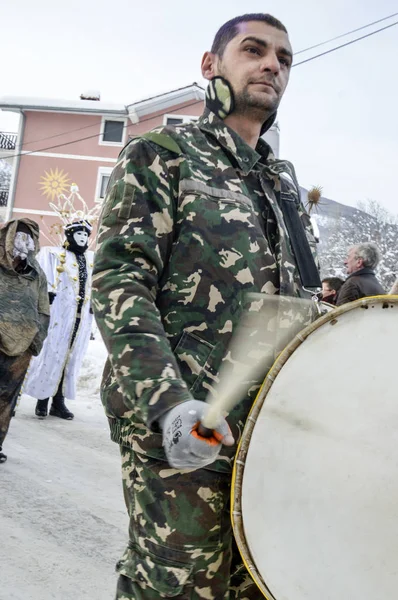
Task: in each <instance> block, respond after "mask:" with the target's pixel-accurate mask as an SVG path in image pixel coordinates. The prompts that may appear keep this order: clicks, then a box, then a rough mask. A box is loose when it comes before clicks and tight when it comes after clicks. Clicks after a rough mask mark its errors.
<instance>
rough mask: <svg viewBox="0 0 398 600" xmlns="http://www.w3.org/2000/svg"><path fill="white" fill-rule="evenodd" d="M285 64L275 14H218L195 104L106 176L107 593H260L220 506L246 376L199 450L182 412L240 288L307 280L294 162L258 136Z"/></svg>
mask: <svg viewBox="0 0 398 600" xmlns="http://www.w3.org/2000/svg"><path fill="white" fill-rule="evenodd" d="M291 61H292V54H291V49H290V43H289V40H288V36H287V33H286V30H285V28H284V26H283V25H282V24H281V23H280V22H279V21H277V20H276V19H274V18H273V17H271V16H269V15H245V16H244V17H238V18H236V19H233V20H232V21H230V22H228V23H226V24H225V25H224V26H223V27H222V28H221V29H220V31H219V32H218V33H217V35H216V38H215V40H214V43H213V47H212V51H211V52H207V53H206V54H205V56H204V59H203V63H202V73H203V75H204V77H206V78H207V79H209V81H210V84H209V89H208V92H207V101H206V103H207V106H206V109H205V112H204V114H203V116H202V117H201V118H200V119H199V121H198V122H197V123H190V124H186V125H181V126H177V127H175V128H174V127H162V128H158V129H156V130H154V131H152V132H150V133H148V134H145V135H143V136H142V137H140V138H137V139H134V140H132V141H131V142H130V143H129V144H128V145H127V146H126V148H125V149H124V150H123V152H122V153H121V155H120V157H119V160H118V163H117V165H116V167H115V169H114V171H113V174H112V177H111V181H110V185H109V191H108V195H107V198H106V200H105V204H104V209H103V214H102V217H101V224H100V229H99V234H98V246H97V253H96V259H95V264H94V276H93V308H94V312H95V316H96V319H97V323H98V326H99V328H100V331H101V333H102V336H103V339H104V341H105V344H106V346H107V349H108V353H109V359H108V362H107V365H106V367H105V371H104V378H103V384H102V401H103V404H104V406H105V410H106V414H107V416H108V419H109V423H110V429H111V437H112V439H113V440H114V441H115V442H116V443H118V444H119V445H120V446H121V453H122V464H123V482H124V492H125V499H126V503H127V507H128V511H129V515H130V531H129V534H130V540H129V545H128V548H127V550H126V552H125V554H124V556H123V558H122V559H121V561H119V563H118V567H117V569H118V572H119V575H120V577H119V582H118V590H117V599H118V600H131V599H133V598H134V599H140V600H141V599H144V598H145V599H155V598H160V597H162V598H163V597H169V596H170V597H171V596H172V597H175V598H181V599H185V598H186V599H188V598H190V599H194V600H195V599H199V598H204V599H207V600H211V599H221V598H258V597H261V594H260V592H258V590H257V588H256V586H255V585H254V583H253V582H252V581H251V579H250V577H249V575H248V573H247V572H246V570H245V569H244V567H243V565H242V564H241V560H240V558H239V556H238V553H237V550H236V547H235V544H234V541H233V536H232V532H231V525H230V520H229V512H228V504H229V493H230V485H231V468H232V461H233V456H234V453H235V451H236V445H234V444H233V439H232V437H231V434H232V436H233V438H234V439H235V440H238V438H239V435H240V432H241V431H242V428H243V426H244V423H245V420H246V417H247V414H248V412H249V410H250V407H251V405H252V402H253V399H254V396H255V387H253V388H251V389H250V391H249V392H248V393H247V395H246V397H243V398H242V400H241V402H240V403H239V404H238V406H236V408H234V409H233V410H232V411H231V412H230V413H229V415H228V417H227V421H228V425H229V427H230V431H229V430H228V426H227V424H226V421H225V420H224V419H223V420H222V421H223V422H222V423H221V424H220V428H219V429H218V430H215V432H213V433H214V438H213V439H212V449H211V450H210V451H209V452H208V451H207V450H208V447H209V445H208V444H207V443H206V441H203V439H197V438H196V439H195V444H197V446H196V450H195V451H191V452H190V451H189V447H191V446H189V444H190V441H192V439H193V438H190V440H189V439H188V438H189V437H190V433H191V432H190V431H188V433H187V432H185V433H184V423H186V422H187V420H186V419H187V414H188V413H189V414H191V415H194V417H193V418H194V420H195V416H196V415H197V414H198V415H199V414H200V412H201V409H200V407H201V406H204V403H203V401H204V400H205V399H206V397H207V395H208V393H209V391H211V389H212V386H213V385H214V382H215V381H216V380H217V373H218V370H219V367H220V364H221V362H222V360H223V359H224V358H225V357H226V356H227V352H228V345H229V342H230V340H231V336H232V332H233V330H234V327H235V326H236V324H237V322H238V321H239V318H240V316H241V314H242V308H243V306H244V303H245V298H246V297H247V294H248V293H253V292H254V293H263V294H281V295H285V296H301V297H304V296H305V295H306V292H305V290H304V289H303V287H304V286H303V282H304V284H305V286H308V285H314V286H316V285H318V284H319V277H318V274H317V270H316V267H315V263H314V260H313V258H312V253H311V252H312V250H313V249H314V246H315V240H314V237H313V234H312V230H311V225H310V220H309V217H308V215H307V214H306V213H305V211H304V209H303V207H302V205H301V202H300V197H299V188H298V184H297V181H296V178H295V175H294V170H293V167H292V166H291V165H290V164H289V163H287V162H284V161H278V160H276V159H275V158H274V156H273V154H272V151H271V149H270V147H269V146H268V145H267V144H266V143H265V142H264V141H263V140H262V139H259V137H260V134H262V133H263V132H264V130H266V129H267V128H268V127H270V126H271V124H272V123H273V121H274V120H275V117H276V109H277V107H278V105H279V101H280V99H281V97H282V95H283V92H284V89H285V87H286V85H287V82H288V78H289V72H290V67H291ZM282 173H283V174H284V176H282ZM314 271H315V274H314ZM311 277H312V280H311ZM257 383H258V385H257V389H258V387H259V385H260V383H261V382H260V381H259V382H257ZM197 401H199V402H197ZM192 403H193V404H192ZM198 407H199V408H198ZM189 408H190V409H191V410H187V409H189ZM173 411H175V412H173ZM169 415H172V418H171V424H170V423H169V424H167V421H168V420H169V421H170V419H169ZM165 423H166V425H165ZM180 426H181V427H180ZM162 429H163V431H162ZM217 431H218V433H217ZM187 440H188V441H187ZM184 444H185V445H184ZM187 444H188V446H187ZM210 445H211V444H210ZM164 446H165V447H166V451H167V450H170V448H172V449H173V452H174V451H176V452H177V454H179V460H174V458H173V453H171V454H170V453H167V454H165V450H164ZM184 452H185V456H186V457H187V461H186V464H185V463H184V460H185V459H184ZM209 463H210V464H209ZM181 465H182V466H184V465H185V466H189V467H190V469H188V470H187V469H184V468H181ZM176 466H178V468H176ZM203 467H205V468H203ZM194 469H196V470H194Z"/></svg>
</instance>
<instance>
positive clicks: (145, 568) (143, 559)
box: [116, 546, 193, 600]
mask: <svg viewBox="0 0 398 600" xmlns="http://www.w3.org/2000/svg"><path fill="white" fill-rule="evenodd" d="M192 570H193V566H192V565H183V564H181V565H178V563H176V562H175V561H174V560H173V561H172V562H170V563H169V562H168V561H167V560H165V559H163V558H159V557H157V556H154V555H153V554H145V553H143V552H142V551H141V550H140V549H139V548H137V547H133V546H132V547H128V548H127V549H126V551H125V553H124V555H123V556H122V558H121V560H120V561H119V562H118V563H117V565H116V571H117V572H118V573H119V575H124V576H125V577H128V579H130V580H131V581H132V582H134V583H135V585H133V590H134V598H137V600H143V599H148V600H149V599H151V598H158V597H159V596H160V597H161V598H173V597H175V596H178V597H179V598H181V599H183V598H186V599H187V600H188V598H190V596H191V591H190V590H186V595H185V594H184V587H186V586H187V584H189V583H190V580H191V575H192ZM188 587H189V588H190V587H191V586H188ZM140 592H141V593H142V595H141V594H140Z"/></svg>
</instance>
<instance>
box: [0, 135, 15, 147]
mask: <svg viewBox="0 0 398 600" xmlns="http://www.w3.org/2000/svg"><path fill="white" fill-rule="evenodd" d="M16 145H17V134H16V133H6V132H5V131H0V150H15V147H16Z"/></svg>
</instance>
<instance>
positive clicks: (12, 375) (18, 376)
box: [0, 352, 32, 449]
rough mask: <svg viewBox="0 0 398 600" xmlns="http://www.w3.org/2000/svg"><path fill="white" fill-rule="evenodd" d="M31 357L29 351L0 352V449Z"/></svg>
mask: <svg viewBox="0 0 398 600" xmlns="http://www.w3.org/2000/svg"><path fill="white" fill-rule="evenodd" d="M31 357H32V355H31V353H30V352H24V354H21V355H20V356H7V354H3V353H2V352H0V449H1V447H2V445H3V442H4V440H5V437H6V435H7V432H8V428H9V426H10V421H11V415H12V411H13V410H14V408H15V404H16V402H17V399H18V394H19V391H20V389H21V387H22V383H23V380H24V378H25V375H26V371H27V370H28V366H29V361H30V359H31Z"/></svg>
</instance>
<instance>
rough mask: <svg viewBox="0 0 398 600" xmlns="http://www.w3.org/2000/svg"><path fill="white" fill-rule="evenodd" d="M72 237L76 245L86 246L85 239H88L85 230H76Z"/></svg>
mask: <svg viewBox="0 0 398 600" xmlns="http://www.w3.org/2000/svg"><path fill="white" fill-rule="evenodd" d="M73 239H74V240H75V242H76V244H77V245H78V246H81V247H83V246H86V244H87V241H88V233H87V231H76V232H75V233H74V234H73Z"/></svg>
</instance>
